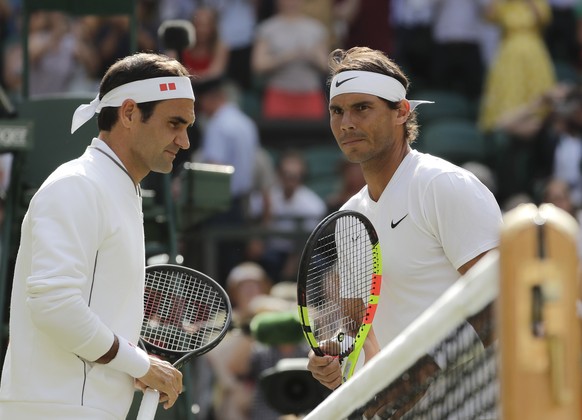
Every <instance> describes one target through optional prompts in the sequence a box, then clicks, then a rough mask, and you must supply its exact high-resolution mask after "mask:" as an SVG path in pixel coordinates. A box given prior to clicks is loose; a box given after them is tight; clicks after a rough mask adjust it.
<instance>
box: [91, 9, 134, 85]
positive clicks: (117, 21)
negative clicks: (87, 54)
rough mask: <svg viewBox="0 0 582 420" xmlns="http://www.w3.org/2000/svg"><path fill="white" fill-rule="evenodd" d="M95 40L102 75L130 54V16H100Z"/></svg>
mask: <svg viewBox="0 0 582 420" xmlns="http://www.w3.org/2000/svg"><path fill="white" fill-rule="evenodd" d="M93 42H94V45H95V46H96V48H97V53H98V57H99V59H100V65H101V68H100V70H99V75H100V76H101V75H103V74H105V71H106V70H107V69H108V68H109V67H110V66H111V65H112V64H113V63H115V62H116V61H117V60H119V59H120V58H122V57H124V56H126V55H127V54H129V51H130V33H129V17H128V16H124V15H117V16H107V17H101V18H98V19H97V27H96V31H95V37H94V39H93Z"/></svg>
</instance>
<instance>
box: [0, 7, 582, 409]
mask: <svg viewBox="0 0 582 420" xmlns="http://www.w3.org/2000/svg"><path fill="white" fill-rule="evenodd" d="M22 3H23V2H22V1H21V0H0V69H1V73H0V85H1V87H2V89H3V91H4V92H5V93H6V95H7V96H8V97H9V98H10V99H11V101H13V103H14V104H16V107H17V105H18V103H19V102H20V101H22V100H23V97H22V86H23V77H24V75H25V72H24V71H23V70H24V69H23V60H22V54H23V51H22V39H23V36H24V35H23V34H22V31H21V30H22V21H21V17H22V7H23V4H22ZM136 3H137V28H135V30H136V32H135V33H136V41H137V49H138V50H140V51H157V52H163V53H165V54H168V55H172V56H175V57H177V58H179V59H180V61H182V62H183V63H184V64H185V65H186V66H187V67H188V68H189V69H190V71H191V72H192V73H193V74H194V75H195V80H194V90H195V93H196V113H197V122H196V124H195V127H194V128H193V129H192V133H191V134H192V135H191V142H192V148H191V150H190V151H189V152H188V154H187V155H184V156H182V159H183V160H184V161H185V160H188V161H197V162H204V163H212V164H221V165H232V166H234V168H235V170H236V174H237V175H236V177H235V178H233V182H232V183H231V195H232V200H231V202H232V204H231V207H230V209H229V210H228V211H226V212H224V213H221V214H217V215H215V216H213V217H210V218H209V219H206V220H204V221H203V222H202V225H203V226H195V227H194V228H193V231H194V235H184V240H183V243H182V245H181V246H182V249H181V252H182V253H183V254H184V258H185V261H184V263H185V264H187V265H190V266H194V267H196V266H197V263H198V260H197V257H199V255H203V252H204V244H199V243H197V242H196V240H195V232H196V231H197V229H200V228H202V227H204V228H208V227H212V226H219V227H223V226H231V227H249V226H256V227H257V229H260V228H266V229H272V230H276V231H278V232H288V233H289V234H290V235H289V236H285V235H283V236H281V237H269V236H264V235H256V236H251V237H247V238H244V239H242V240H241V239H240V238H239V239H237V241H236V242H233V243H229V244H226V246H225V248H224V250H223V252H221V255H222V257H223V258H224V259H223V260H222V261H221V267H220V270H219V274H218V277H219V278H218V280H219V281H220V282H221V283H222V284H223V285H224V286H225V287H227V289H228V292H229V294H230V296H231V299H232V301H233V306H234V308H235V315H236V316H235V328H234V329H233V331H231V332H230V333H229V337H228V339H227V340H226V342H225V344H224V345H221V346H219V347H218V348H217V349H216V350H215V351H213V352H212V353H210V354H209V355H208V356H206V357H208V364H207V365H206V368H209V369H210V371H211V372H212V374H211V375H210V376H211V377H212V379H211V383H212V384H213V386H211V387H209V388H205V389H206V391H208V390H209V389H212V392H210V393H208V395H206V396H205V398H206V399H205V400H200V401H199V402H198V403H199V409H200V410H201V412H200V415H201V416H203V417H201V418H204V419H220V420H229V419H236V420H244V419H261V420H269V419H278V418H280V416H281V413H277V412H276V411H275V410H273V409H272V407H268V405H265V400H264V395H262V394H261V393H262V391H261V389H260V387H259V382H260V381H259V378H260V374H261V372H263V371H264V370H265V369H268V368H272V367H274V366H275V365H276V363H277V362H278V361H279V360H281V359H283V358H286V357H303V356H305V355H306V354H307V351H306V349H305V348H304V346H303V344H304V343H303V341H302V340H301V338H302V337H301V334H299V338H298V339H297V340H295V338H293V337H295V336H293V335H291V337H292V338H293V339H291V340H290V342H279V341H277V340H275V339H273V340H274V341H273V340H271V341H270V342H269V340H267V344H265V342H261V340H258V339H257V337H256V334H253V331H255V332H256V331H258V330H257V328H259V327H256V328H255V330H253V329H252V328H251V324H252V320H253V318H254V317H255V316H258V315H260V314H262V313H265V312H268V313H278V314H284V313H287V312H289V311H295V307H294V303H293V302H294V296H293V290H294V286H293V281H294V278H295V276H296V272H297V262H298V260H299V255H300V252H301V243H297V241H296V240H295V241H294V237H293V235H292V234H293V233H297V232H298V231H301V232H309V231H310V230H311V229H312V228H313V227H314V226H315V225H316V224H317V222H319V221H320V220H322V219H323V218H324V217H325V216H326V215H327V214H329V213H330V212H332V211H334V210H337V209H338V208H339V207H340V206H341V205H342V204H343V202H345V200H346V199H347V198H348V197H350V196H351V195H352V194H354V193H355V192H356V191H358V190H359V189H360V188H361V187H362V186H363V185H364V180H363V177H362V175H361V171H360V169H359V166H358V165H354V164H350V163H349V162H346V161H343V160H342V159H341V157H337V156H336V158H334V159H335V161H334V162H333V165H332V166H333V168H334V174H335V176H336V179H335V181H334V182H333V186H332V187H331V188H329V189H328V192H327V193H326V194H322V193H320V192H319V191H317V190H315V189H314V188H312V185H311V184H310V181H312V180H313V178H310V175H309V174H310V172H311V171H313V170H314V169H315V168H313V167H310V166H309V154H310V148H309V147H307V148H301V149H294V150H279V149H277V148H276V147H272V145H269V147H267V146H265V144H264V142H263V139H261V138H260V130H259V125H260V124H261V123H262V122H264V121H268V120H270V121H277V120H281V121H289V120H291V121H296V122H297V123H298V124H301V123H302V122H310V121H311V122H313V121H318V122H322V123H324V122H325V120H326V118H327V104H326V103H327V101H326V87H325V83H326V76H327V57H328V54H329V52H331V51H332V50H333V49H335V48H344V49H347V48H350V47H352V46H368V47H371V48H375V49H380V50H383V51H385V52H387V53H388V54H389V55H390V56H391V57H393V58H394V60H395V61H396V62H397V63H398V64H399V65H400V66H401V67H402V68H403V69H404V70H405V72H406V73H407V75H408V76H409V78H410V79H411V82H412V84H411V86H412V88H411V92H409V95H408V96H409V98H411V99H426V100H431V99H432V98H431V93H436V92H442V91H446V92H448V93H450V94H454V95H459V96H460V97H462V98H464V99H466V100H467V101H468V102H467V103H470V104H472V107H473V110H474V111H473V112H472V114H471V116H470V117H468V118H469V120H470V121H471V122H472V124H473V125H474V127H475V129H476V130H478V131H479V132H480V133H481V134H482V135H483V136H484V137H485V138H487V139H488V141H489V142H490V144H491V150H493V151H494V153H497V154H498V156H495V159H492V160H484V161H481V162H457V163H460V164H463V166H464V167H465V168H466V169H467V170H470V171H472V172H474V173H475V174H476V175H477V176H478V177H479V178H480V179H481V180H482V181H483V182H484V183H485V184H486V185H487V186H488V187H489V188H490V189H491V190H492V191H493V192H494V194H495V195H496V197H497V198H498V201H499V203H500V205H501V207H502V209H504V210H509V209H511V208H512V207H514V206H516V205H517V204H518V203H521V202H535V203H541V202H552V203H554V204H556V205H557V206H559V207H561V208H563V209H565V210H566V211H568V212H569V213H570V214H572V215H573V216H574V217H576V218H577V219H580V216H579V214H580V211H581V209H582V85H581V80H582V79H581V70H582V1H581V0H136ZM175 20H186V21H188V22H190V23H191V24H192V25H193V29H194V39H195V42H194V43H193V44H192V45H188V46H185V47H184V48H182V49H180V50H176V49H173V48H171V46H168V45H165V43H164V42H163V37H161V36H160V34H159V28H160V26H161V25H162V23H168V22H172V21H175ZM131 30H132V28H131V22H130V19H129V17H128V16H90V15H88V16H69V15H67V14H65V13H62V12H56V11H50V12H44V11H43V12H36V13H34V14H32V15H31V18H30V21H29V33H28V35H27V36H28V54H29V69H28V77H29V79H28V87H29V96H30V97H41V96H45V95H54V94H58V95H62V94H67V95H68V94H83V93H90V94H95V92H96V91H97V90H98V83H99V80H100V79H101V78H102V76H103V75H104V72H105V71H106V69H107V68H108V67H109V66H110V65H111V64H112V63H113V62H115V61H116V60H117V59H118V58H121V57H123V56H125V55H127V54H129V53H130V50H131ZM428 106H431V107H439V104H438V103H437V104H434V105H427V107H428ZM443 106H446V105H443ZM419 112H420V113H421V115H420V116H422V110H420V111H419ZM453 118H455V117H454V116H453ZM465 118H467V117H465ZM420 121H421V122H422V119H421V120H420ZM428 124H429V123H426V124H423V126H422V127H421V132H422V131H423V130H425V129H427V128H428ZM421 135H422V134H421ZM314 146H316V145H314ZM413 146H414V145H413ZM4 161H6V162H7V163H6V164H4V163H3V162H4ZM493 162H501V163H500V164H498V163H493ZM2 164H3V167H2V168H0V169H1V172H2V173H1V174H0V179H7V178H8V177H9V160H2ZM179 170H180V168H178V169H177V170H176V174H174V175H179ZM174 180H175V182H174V184H173V186H172V187H173V193H174V196H175V197H178V196H180V188H182V186H181V185H180V177H179V176H175V177H174ZM2 188H5V185H4V183H3V184H2ZM193 237H194V238H193ZM257 297H260V299H259V298H257ZM274 322H275V324H277V322H281V325H282V326H283V327H284V328H287V327H289V328H293V322H292V321H289V320H288V319H287V318H284V317H283V316H281V317H280V318H279V319H278V320H275V321H274ZM266 325H268V323H267V324H266ZM255 326H256V325H255ZM265 328H266V327H265ZM275 329H277V327H275ZM259 330H260V328H259ZM202 394H203V393H201V395H202ZM201 398H202V397H201ZM259 413H260V414H259ZM285 414H289V413H285ZM294 414H301V413H294Z"/></svg>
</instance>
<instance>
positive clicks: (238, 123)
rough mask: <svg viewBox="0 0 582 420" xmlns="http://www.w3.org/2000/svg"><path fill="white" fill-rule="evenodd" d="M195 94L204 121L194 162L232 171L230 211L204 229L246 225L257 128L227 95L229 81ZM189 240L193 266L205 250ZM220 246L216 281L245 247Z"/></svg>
mask: <svg viewBox="0 0 582 420" xmlns="http://www.w3.org/2000/svg"><path fill="white" fill-rule="evenodd" d="M194 92H195V94H196V107H197V113H198V115H200V116H201V117H202V118H203V119H204V122H203V123H201V125H203V127H202V130H201V145H200V147H199V150H198V151H197V152H196V156H195V157H194V158H193V160H195V161H199V162H203V163H213V164H219V165H231V166H233V167H234V171H235V172H234V175H233V176H232V177H231V206H230V208H229V209H228V210H227V211H225V212H223V213H218V214H216V215H214V216H212V217H210V218H209V219H207V220H206V221H204V226H207V227H208V226H231V227H237V226H244V225H245V224H246V222H247V219H246V217H245V216H246V214H247V210H246V205H247V200H248V195H249V194H250V192H251V189H252V188H253V181H254V165H255V159H256V156H257V150H258V148H259V146H260V139H259V132H258V129H257V126H256V124H255V122H254V121H253V120H252V119H251V118H249V117H248V116H247V115H246V114H245V113H244V112H243V111H241V109H240V108H239V107H238V106H237V104H236V103H235V102H234V101H233V100H232V98H231V97H230V96H229V90H228V81H227V80H226V79H225V78H224V77H215V78H213V79H208V80H201V81H200V82H199V83H195V85H194ZM176 179H179V178H176ZM192 239H193V240H194V242H193V243H190V242H189V241H186V242H188V243H187V244H186V247H187V248H188V249H187V250H186V252H185V255H184V258H185V261H184V264H186V265H196V264H193V263H192V261H191V260H192V259H195V258H198V257H199V255H201V254H202V253H203V251H204V250H203V249H197V246H195V245H194V243H195V241H196V238H195V237H194V238H192ZM191 247H193V248H191ZM219 247H220V251H219V252H220V254H219V255H220V256H221V264H220V267H219V275H218V278H219V279H222V280H223V279H225V278H226V276H227V274H228V272H229V271H230V269H231V268H232V267H234V266H235V265H236V264H237V263H239V262H240V261H241V260H242V259H243V256H244V251H243V250H244V245H243V244H242V243H240V242H239V241H238V240H232V241H229V242H226V241H222V242H221V243H220V244H219ZM219 281H220V280H219Z"/></svg>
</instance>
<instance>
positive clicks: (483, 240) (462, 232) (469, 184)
mask: <svg viewBox="0 0 582 420" xmlns="http://www.w3.org/2000/svg"><path fill="white" fill-rule="evenodd" d="M330 68H331V76H330V79H331V82H330V83H331V84H330V103H329V111H330V126H331V130H332V132H333V135H334V137H335V139H336V141H337V143H338V145H339V147H340V149H341V150H342V152H343V153H344V155H345V156H346V158H347V159H348V160H350V161H351V162H357V163H359V164H360V165H361V168H362V171H363V175H364V178H365V180H366V186H365V187H364V188H363V189H362V190H361V191H360V192H358V193H357V194H355V195H354V196H353V197H352V198H351V199H349V200H348V202H347V203H345V205H344V206H343V207H342V208H343V209H351V210H356V211H359V212H361V213H363V214H364V215H366V216H367V217H368V218H369V219H370V220H371V221H372V223H373V224H374V226H375V228H376V230H377V232H378V235H379V240H380V244H381V248H382V260H383V263H382V266H383V278H384V280H383V281H382V290H381V293H380V301H379V305H378V311H377V313H376V316H375V318H374V323H373V328H372V331H371V333H370V334H369V335H368V339H367V340H366V344H365V345H364V352H365V358H366V360H369V359H370V357H372V356H373V355H374V354H375V353H377V352H379V351H380V349H381V348H383V347H385V346H386V345H387V344H388V343H389V342H390V341H391V340H392V339H393V338H394V337H396V336H397V335H398V333H399V332H401V331H402V330H403V329H404V328H405V327H407V326H408V325H409V324H410V323H411V322H412V321H413V320H414V319H415V318H416V317H418V316H419V315H420V314H421V313H422V312H423V311H424V310H425V309H427V308H428V307H429V306H430V305H431V304H432V303H433V302H434V301H435V300H436V299H437V298H438V297H440V295H441V294H442V293H443V292H444V291H445V290H446V289H447V288H448V287H450V286H451V285H452V284H453V283H454V282H455V281H456V280H457V279H458V278H459V277H460V276H461V275H463V274H464V273H466V272H467V271H468V270H469V269H470V268H471V267H472V266H473V265H474V264H475V263H476V262H477V261H478V260H479V259H480V258H481V257H482V256H483V255H484V254H485V253H487V252H488V251H489V250H491V249H493V248H495V247H496V246H497V245H498V240H499V229H500V227H501V223H502V216H501V211H500V209H499V206H498V204H497V201H496V199H495V197H494V196H493V194H492V193H491V192H490V191H489V190H488V189H487V188H486V187H485V186H484V185H483V184H482V183H481V182H480V181H479V180H478V179H477V178H476V177H475V176H474V175H473V174H472V173H470V172H468V171H466V170H464V169H462V168H460V167H458V166H456V165H453V164H452V163H450V162H447V161H445V160H443V159H440V158H438V157H434V156H431V155H428V154H424V153H420V152H418V151H416V150H414V149H412V148H411V144H412V143H413V142H414V140H415V139H416V136H417V134H418V125H417V123H416V115H415V113H414V112H413V111H414V108H415V107H416V106H417V105H418V104H420V103H423V102H427V101H409V100H407V99H406V92H407V89H408V85H409V81H408V79H407V77H406V75H405V74H404V73H403V72H402V71H401V70H400V68H399V67H398V66H397V65H396V64H395V63H394V62H393V61H391V60H390V59H389V58H388V57H386V55H385V54H383V53H382V52H380V51H377V50H371V49H369V48H365V47H354V48H352V49H350V50H348V51H344V50H335V51H334V52H332V53H331V55H330ZM435 367H437V364H436V363H435ZM308 368H309V370H310V371H311V372H312V374H313V376H314V377H315V378H316V379H317V380H319V381H320V382H321V383H322V384H324V385H325V386H327V387H328V388H330V389H335V388H337V386H339V385H340V384H341V374H340V368H339V363H338V361H337V359H336V358H333V357H331V356H323V357H318V356H316V355H315V354H314V353H313V352H310V354H309V364H308Z"/></svg>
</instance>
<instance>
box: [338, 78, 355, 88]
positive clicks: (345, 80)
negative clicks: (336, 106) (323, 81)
mask: <svg viewBox="0 0 582 420" xmlns="http://www.w3.org/2000/svg"><path fill="white" fill-rule="evenodd" d="M357 77H358V76H354V77H348V78H347V79H344V80H342V81H341V82H340V81H339V80H336V81H335V87H340V86H341V85H343V84H344V83H345V82H347V81H348V80H352V79H356V78H357Z"/></svg>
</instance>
